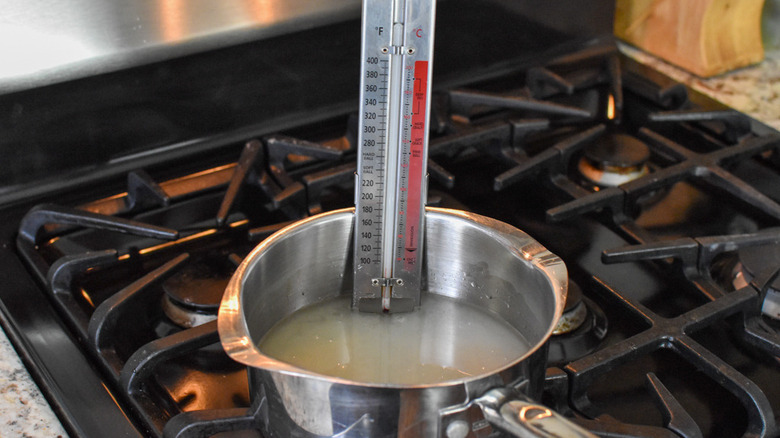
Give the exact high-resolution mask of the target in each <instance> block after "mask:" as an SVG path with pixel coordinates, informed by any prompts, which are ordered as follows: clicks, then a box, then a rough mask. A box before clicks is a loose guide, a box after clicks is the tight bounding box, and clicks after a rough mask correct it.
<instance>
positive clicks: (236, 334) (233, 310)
mask: <svg viewBox="0 0 780 438" xmlns="http://www.w3.org/2000/svg"><path fill="white" fill-rule="evenodd" d="M354 211H355V209H354V208H344V209H338V210H332V211H328V212H325V213H321V214H318V215H315V216H311V217H309V218H306V219H302V220H300V221H297V222H294V223H292V224H290V225H288V226H286V227H284V228H282V229H281V230H279V231H277V232H276V233H274V234H273V235H271V236H270V237H268V238H267V239H265V240H263V241H262V242H261V243H260V244H259V245H258V246H257V247H255V248H254V249H253V250H252V251H251V252H250V253H249V255H247V257H246V258H245V259H244V260H243V261H242V263H241V264H240V265H239V267H238V268H237V269H236V272H235V273H234V274H233V277H232V278H231V279H230V282H229V283H228V286H227V288H226V290H225V294H224V295H223V298H222V302H221V304H220V307H219V315H218V331H219V335H220V340H221V343H222V347H223V349H224V350H225V352H226V353H227V354H228V356H230V357H231V358H232V359H233V360H236V361H238V362H240V363H243V364H245V365H247V366H249V367H253V368H260V369H264V370H266V371H270V372H279V373H282V374H285V375H290V376H299V377H306V378H311V379H317V380H321V381H324V382H328V383H331V384H343V385H348V386H360V387H375V388H387V389H415V388H419V389H427V388H433V387H450V386H455V385H463V384H466V383H469V382H473V381H478V380H481V379H485V378H488V377H491V376H495V375H497V374H500V373H502V372H503V371H505V370H508V369H510V368H512V367H514V366H517V365H518V364H519V363H521V362H522V361H524V360H525V359H527V358H528V357H530V356H531V355H533V354H534V353H535V352H536V351H537V350H539V349H540V348H542V346H543V345H545V343H546V342H547V341H548V340H549V338H550V336H551V335H552V331H553V329H554V328H555V325H556V324H557V322H558V320H559V319H560V317H561V314H562V313H563V308H564V304H565V301H566V292H567V281H568V274H567V271H566V266H565V265H564V263H563V260H561V259H560V258H559V257H558V256H556V255H554V254H552V253H551V252H549V251H548V250H547V249H546V248H544V246H542V245H541V244H540V243H539V242H537V241H536V240H534V239H533V238H532V237H531V236H529V235H528V234H526V233H525V232H523V231H521V230H519V229H517V228H515V227H513V226H511V225H508V224H506V223H504V222H501V221H498V220H496V219H492V218H488V217H485V216H481V215H478V214H474V213H470V212H465V211H461V210H453V209H445V208H435V207H426V217H428V216H429V215H444V216H450V217H455V218H458V219H460V220H464V221H467V222H472V223H473V224H476V225H478V226H486V227H492V228H494V229H497V231H498V232H497V233H495V234H496V236H495V237H496V238H497V239H498V240H499V241H500V243H501V244H502V245H504V246H505V247H507V248H509V249H511V250H513V251H514V252H515V253H516V255H517V256H518V257H522V258H524V259H525V260H527V261H529V262H531V263H532V264H533V265H534V267H535V268H536V269H539V270H540V271H541V272H542V273H543V274H544V275H545V277H546V278H547V281H548V282H549V283H550V291H551V293H553V294H554V299H555V309H554V313H553V316H554V317H553V318H552V319H551V321H550V324H549V325H548V327H547V328H546V330H545V332H544V335H543V336H542V337H541V338H540V340H539V341H538V342H536V343H535V344H534V345H533V346H532V347H531V348H530V349H529V350H528V351H526V352H524V353H523V354H522V355H520V356H518V357H517V358H516V359H515V360H513V361H511V362H509V363H508V364H506V365H503V366H501V367H499V368H495V369H492V370H487V371H486V372H484V373H481V374H477V375H473V376H468V377H462V378H459V379H454V380H447V381H443V382H437V383H429V384H393V383H372V382H361V381H356V380H350V379H345V378H341V377H335V376H329V375H326V374H320V373H316V372H313V371H309V370H306V369H303V368H300V367H296V366H294V365H291V364H288V363H286V362H283V361H281V360H278V359H275V358H273V357H270V356H267V355H266V354H264V353H262V352H261V351H260V350H259V349H258V347H257V345H255V343H254V342H252V338H251V336H250V333H249V328H248V325H247V321H246V317H245V314H244V312H243V310H242V308H243V305H242V304H243V303H242V301H243V300H242V291H243V288H242V285H243V281H244V279H245V277H246V274H247V272H248V270H249V269H250V268H251V267H252V266H253V264H254V263H256V260H257V259H258V257H259V256H260V255H261V254H262V253H264V252H265V251H268V250H269V249H270V248H272V247H273V246H274V245H276V244H277V243H278V242H279V241H280V240H281V239H283V238H285V237H287V236H288V235H289V234H291V233H295V232H299V231H302V230H305V229H306V228H307V227H308V226H310V224H311V223H313V222H323V221H328V220H338V219H340V217H341V216H343V215H346V214H349V215H352V216H354ZM496 317H500V316H499V315H496Z"/></svg>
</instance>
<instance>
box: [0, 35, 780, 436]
mask: <svg viewBox="0 0 780 438" xmlns="http://www.w3.org/2000/svg"><path fill="white" fill-rule="evenodd" d="M497 96H498V97H497ZM518 102H519V103H518ZM518 105H520V106H518ZM355 126H356V124H355V122H354V119H353V116H351V115H350V114H349V111H341V112H335V113H334V114H333V116H332V117H329V118H324V119H323V120H321V121H318V122H312V121H310V120H307V121H306V122H305V123H302V125H301V126H295V127H291V128H285V129H283V130H281V131H279V132H275V133H268V132H262V133H261V134H262V135H258V136H257V137H254V136H247V137H244V138H233V137H236V136H229V137H225V140H224V144H220V145H219V147H218V148H216V149H215V150H218V151H219V153H211V154H208V156H204V155H203V154H195V155H194V156H193V157H191V159H189V160H187V161H186V163H180V164H178V165H170V166H165V168H161V167H160V166H151V167H150V168H149V169H145V168H144V166H141V165H140V164H139V167H135V168H133V169H132V171H131V172H129V174H123V175H122V176H121V177H118V178H117V177H111V176H110V175H109V176H107V177H105V178H102V179H98V178H97V177H94V178H95V180H94V181H95V184H83V185H82V186H81V189H80V190H78V191H68V192H65V193H64V194H62V193H59V192H58V193H56V194H50V195H47V194H46V193H43V194H41V195H40V197H39V198H37V199H35V200H34V202H33V201H30V202H24V201H19V202H16V203H15V204H12V205H9V206H8V207H6V208H3V209H2V210H0V217H2V222H0V223H2V224H3V226H2V227H0V233H2V234H1V235H0V237H1V238H2V247H0V262H2V265H0V266H4V268H3V269H2V270H0V279H1V280H2V283H0V284H2V287H0V303H2V308H1V310H2V311H1V312H0V318H2V324H3V327H4V328H5V330H6V332H7V333H8V334H9V337H10V338H11V339H12V341H13V343H14V345H15V346H16V347H17V350H18V351H19V353H20V355H21V356H22V358H23V360H24V362H25V364H26V365H27V366H28V368H29V369H30V371H31V374H32V375H33V377H34V378H35V380H36V381H37V382H38V383H39V385H40V386H41V387H42V389H43V391H44V393H45V395H46V397H47V399H48V400H49V401H50V402H51V404H52V406H53V407H54V409H55V411H56V412H57V414H58V415H59V416H60V418H61V419H62V421H63V423H64V424H65V426H66V428H67V429H68V432H69V433H71V434H73V435H75V436H90V437H91V436H161V435H162V433H163V430H165V433H166V434H167V435H168V436H195V435H187V433H194V434H197V433H201V432H203V433H205V432H204V431H209V432H215V431H218V430H230V429H235V428H243V427H245V426H247V425H255V424H261V420H262V419H261V418H260V419H258V417H256V416H255V415H254V413H253V411H252V409H251V403H252V401H251V397H250V395H249V390H248V388H247V387H246V383H245V381H246V376H245V371H244V370H243V369H242V368H241V367H240V366H238V365H237V364H235V363H232V362H231V361H230V360H229V359H228V358H227V357H226V356H225V355H224V353H223V352H222V351H221V349H220V348H219V344H218V337H217V335H216V329H215V324H214V323H213V322H207V323H205V324H203V325H200V326H197V327H195V328H190V329H186V328H182V327H180V326H178V325H177V324H175V323H174V322H173V321H172V318H171V317H170V316H169V315H168V314H166V313H164V311H163V310H162V308H161V306H160V302H161V300H162V299H163V297H165V296H170V295H171V293H172V292H171V290H174V289H176V288H177V287H179V286H178V285H179V284H182V283H183V284H197V285H198V288H199V290H200V289H201V288H202V289H203V290H209V291H212V292H213V291H214V290H217V291H219V289H220V287H224V282H225V281H226V279H227V278H228V277H229V275H230V273H231V272H232V269H233V268H234V267H235V262H236V261H237V260H240V259H241V258H242V257H243V256H244V255H246V253H247V252H248V251H249V250H250V249H251V248H252V247H253V246H254V245H255V244H257V243H258V242H259V241H261V240H262V239H263V238H265V237H267V236H268V235H269V233H271V232H273V231H274V230H276V229H279V228H280V227H281V226H282V225H283V224H284V223H285V222H287V221H291V220H296V219H300V218H302V217H306V216H308V215H310V214H314V213H317V212H319V211H324V210H330V209H333V208H340V207H348V206H351V203H352V199H353V198H352V186H351V185H352V183H353V178H352V174H353V171H354V155H355V149H354V142H355V133H354V129H355ZM431 126H432V133H431V135H432V141H431V146H430V157H431V159H432V161H433V163H432V164H429V172H430V173H431V181H432V183H431V184H432V185H431V190H430V193H429V203H430V204H435V205H440V206H444V207H451V208H461V209H468V210H471V211H474V212H476V213H479V214H483V215H487V216H491V217H494V218H497V219H500V220H503V221H505V222H508V223H510V224H512V225H515V226H517V227H518V228H520V229H522V230H524V231H526V232H527V233H528V234H530V235H531V236H533V237H534V238H535V239H537V240H539V241H540V242H541V243H542V244H543V245H545V246H546V247H548V249H550V250H551V251H552V252H554V253H556V254H558V255H560V256H561V257H562V258H563V260H564V261H565V262H566V265H567V267H568V269H569V273H570V276H571V279H572V280H573V281H574V282H576V283H577V284H578V285H579V288H580V289H581V290H582V294H583V297H584V299H583V302H584V303H585V304H586V305H587V306H588V307H589V308H590V312H591V313H590V314H589V315H590V316H589V317H588V318H589V319H588V320H587V321H586V323H585V324H584V325H583V326H582V328H581V329H577V330H574V331H573V332H571V333H569V334H565V335H561V336H560V337H558V338H553V340H552V341H551V360H550V364H549V365H550V367H549V368H548V376H547V381H546V385H545V387H546V391H545V395H544V399H543V401H544V402H545V403H547V404H548V405H550V406H551V407H553V408H554V409H556V410H558V411H559V412H561V413H564V414H565V415H568V416H570V417H572V418H574V419H575V421H577V422H578V423H580V424H582V425H584V426H585V427H587V428H589V429H591V430H593V431H595V432H596V433H599V434H601V435H602V436H684V437H695V436H742V435H748V436H775V435H776V434H777V433H778V429H777V423H776V417H777V416H778V413H780V385H777V383H776V382H777V381H778V378H779V377H780V363H779V362H778V359H777V357H778V356H779V355H780V343H778V339H780V335H778V324H777V322H776V321H775V320H773V319H772V318H769V317H767V316H764V315H762V314H761V313H760V304H759V303H760V301H761V298H762V297H763V296H764V295H765V294H766V293H767V288H768V287H769V286H770V285H771V284H772V281H773V280H774V279H775V277H776V276H777V266H776V265H772V264H771V263H770V266H768V267H767V268H766V269H765V270H761V272H757V273H755V274H753V278H752V281H751V282H749V284H748V286H745V287H741V288H737V287H735V286H733V285H732V284H731V282H730V281H729V278H730V276H731V275H732V272H733V271H732V270H733V269H734V267H735V265H736V263H737V261H736V259H735V256H734V254H735V252H736V251H737V250H738V249H740V248H746V247H752V246H756V245H778V244H780V235H779V234H778V232H777V231H776V228H775V227H777V226H778V223H779V222H780V206H778V203H780V159H778V155H779V154H780V152H778V147H780V135H779V134H778V133H776V132H773V131H771V130H769V129H767V128H766V127H765V126H762V125H760V124H758V123H757V122H755V121H752V120H750V119H749V118H747V117H746V116H744V115H741V114H738V113H735V112H733V111H730V110H728V109H727V108H724V107H723V106H722V105H720V104H717V103H716V102H714V101H711V100H708V99H706V98H703V97H702V96H699V95H697V94H695V93H693V92H691V91H690V90H686V89H685V87H683V86H681V85H678V84H674V83H673V82H671V81H669V80H668V79H666V78H664V77H662V76H659V75H658V74H657V73H655V72H653V71H651V70H647V69H646V68H645V67H643V66H640V65H637V64H635V63H634V62H632V61H630V60H628V59H625V58H623V57H621V56H619V55H618V54H617V52H616V49H615V47H614V45H612V44H609V43H607V44H596V45H593V46H590V47H586V48H585V49H584V50H582V51H578V52H577V53H576V54H574V55H569V56H561V57H558V58H554V59H552V60H549V61H547V62H545V64H544V66H542V65H539V66H536V67H532V68H528V67H523V68H519V69H516V70H511V69H510V70H509V71H507V72H505V74H503V75H501V76H500V77H496V78H490V79H484V80H480V81H478V82H474V83H471V84H468V85H465V86H462V85H459V88H458V90H457V91H453V90H439V92H438V93H437V95H436V98H435V101H434V109H433V115H432V122H431ZM615 136H630V137H632V138H636V139H640V140H641V141H642V142H643V143H644V144H646V145H647V148H648V150H649V154H648V160H649V161H648V164H647V165H648V167H649V169H650V174H649V175H647V176H643V177H641V178H639V179H636V180H634V181H629V182H625V183H623V184H621V185H620V186H616V187H607V186H597V185H596V184H595V183H593V182H591V181H588V180H587V179H586V178H584V177H582V176H579V174H578V173H577V169H578V167H579V166H580V163H581V162H582V160H583V157H588V156H593V155H597V154H598V151H595V152H594V151H593V150H592V149H589V146H590V145H593V144H595V143H598V142H599V141H601V140H602V139H604V138H614V137H615ZM290 153H293V154H295V156H290V155H289V154H290ZM306 157H314V158H306ZM236 162H238V163H239V164H238V165H236V164H235V163H236ZM139 163H142V162H141V161H139ZM231 178H232V179H231ZM232 180H235V181H236V184H235V185H233V184H231V181H232ZM237 188H240V190H234V189H237ZM35 205H38V206H37V207H35ZM84 211H89V212H91V214H85V213H83V212H84ZM104 215H108V216H109V218H106V216H104ZM116 216H119V217H122V218H124V219H131V220H133V221H136V222H127V221H122V220H114V219H110V217H116ZM106 226H108V227H109V228H111V227H113V228H114V231H106V230H104V229H101V227H103V228H105V227H106ZM116 230H120V231H121V232H120V233H117V232H115V231H116ZM204 270H207V271H210V272H209V275H204V276H203V277H200V276H199V274H200V273H202V271H204ZM724 279H725V280H724ZM188 282H194V283H188ZM735 289H736V290H735ZM188 299H191V300H192V302H187V303H185V306H184V307H186V308H188V309H189V310H192V311H193V313H197V314H209V313H210V312H212V313H213V310H214V303H215V301H218V293H217V299H215V298H214V296H213V294H208V293H205V294H204V296H198V297H190V298H185V299H184V300H185V301H186V300H188ZM182 412H184V413H183V414H182ZM206 420H213V421H214V422H213V423H209V422H207V421H206ZM256 422H260V423H256ZM188 427H189V429H187V428H188ZM260 427H261V426H260ZM187 430H189V432H187ZM193 431H194V432H193ZM236 433H237V434H238V432H236ZM241 434H243V435H241ZM236 436H257V433H256V432H241V433H240V434H239V435H236Z"/></svg>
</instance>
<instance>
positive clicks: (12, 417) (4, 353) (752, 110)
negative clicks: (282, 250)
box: [0, 45, 780, 438]
mask: <svg viewBox="0 0 780 438" xmlns="http://www.w3.org/2000/svg"><path fill="white" fill-rule="evenodd" d="M621 50H622V51H623V52H624V53H626V54H627V55H628V56H631V57H632V58H634V59H637V60H638V61H640V62H642V63H644V64H648V65H651V66H653V67H654V68H656V69H657V70H659V71H661V72H663V73H665V74H666V75H668V76H670V77H672V78H674V79H676V80H678V81H680V82H683V83H685V84H687V85H689V86H690V87H692V88H694V89H695V90H697V91H699V92H701V93H703V94H706V95H709V96H711V97H713V98H715V99H717V100H719V101H721V102H723V103H725V104H726V105H728V106H731V107H734V108H735V109H738V110H740V111H743V112H745V113H747V114H748V115H750V116H751V117H753V118H755V119H757V120H759V121H762V122H764V123H766V124H767V125H769V126H772V127H773V128H775V129H777V130H780V50H778V49H775V50H771V51H767V53H766V59H765V60H764V62H763V63H761V64H759V65H757V66H752V67H747V68H743V69H740V70H737V71H734V72H731V73H727V74H723V75H720V76H717V77H714V78H710V79H702V78H698V77H696V76H693V75H691V74H689V73H686V72H684V71H682V70H680V69H679V68H676V67H674V66H672V65H670V64H667V63H666V62H664V61H662V60H660V59H659V58H656V57H654V56H651V55H648V54H646V53H644V52H640V51H639V50H637V49H635V48H633V47H630V46H627V45H621ZM11 436H20V437H26V438H50V437H66V436H67V434H66V433H65V430H64V429H63V428H62V426H61V424H60V422H59V421H58V420H57V417H56V416H55V415H54V413H53V412H52V410H51V408H50V407H49V405H48V403H47V402H46V400H45V399H44V397H43V395H42V394H41V392H40V391H39V390H38V387H37V386H36V385H35V383H34V382H33V381H32V379H31V378H30V375H29V373H28V372H27V370H26V369H25V368H24V366H23V365H22V363H21V361H20V359H19V357H18V356H17V354H16V352H15V351H14V349H13V347H12V346H11V344H10V342H9V341H8V338H7V337H6V336H5V333H4V332H3V331H0V437H11Z"/></svg>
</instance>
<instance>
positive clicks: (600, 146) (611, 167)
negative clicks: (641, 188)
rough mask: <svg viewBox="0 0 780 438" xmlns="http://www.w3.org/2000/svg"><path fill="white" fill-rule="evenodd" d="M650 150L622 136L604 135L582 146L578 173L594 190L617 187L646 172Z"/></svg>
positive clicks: (634, 139)
mask: <svg viewBox="0 0 780 438" xmlns="http://www.w3.org/2000/svg"><path fill="white" fill-rule="evenodd" d="M649 159H650V148H649V147H648V146H647V145H646V144H645V143H643V142H642V141H641V140H639V139H637V138H636V137H633V136H630V135H626V134H612V135H606V136H603V137H601V138H599V139H598V140H596V141H594V142H593V143H591V144H590V145H588V146H586V147H585V150H584V155H583V157H582V159H581V160H580V162H579V166H578V168H579V171H580V174H581V175H582V176H583V177H585V179H587V180H588V181H589V182H591V183H593V184H595V185H596V186H597V187H617V186H619V185H621V184H625V183H627V182H629V181H633V180H635V179H638V178H641V177H643V176H645V175H647V174H648V173H649V171H650V170H649V168H648V166H647V161H648V160H649Z"/></svg>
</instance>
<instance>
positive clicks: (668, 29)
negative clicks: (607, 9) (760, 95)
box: [615, 0, 764, 77]
mask: <svg viewBox="0 0 780 438" xmlns="http://www.w3.org/2000/svg"><path fill="white" fill-rule="evenodd" d="M763 5H764V0H617V8H616V14H615V35H617V36H618V37H619V38H621V39H624V40H626V41H628V42H629V43H631V44H634V45H636V46H638V47H640V48H642V49H644V50H646V51H648V52H650V53H652V54H654V55H656V56H659V57H661V58H663V59H665V60H667V61H669V62H671V63H673V64H676V65H678V66H680V67H682V68H684V69H686V70H688V71H690V72H692V73H694V74H696V75H699V76H703V77H708V76H714V75H717V74H719V73H723V72H726V71H729V70H733V69H735V68H739V67H744V66H747V65H750V64H755V63H758V62H761V60H762V59H764V48H763V46H762V44H761V10H762V8H763Z"/></svg>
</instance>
